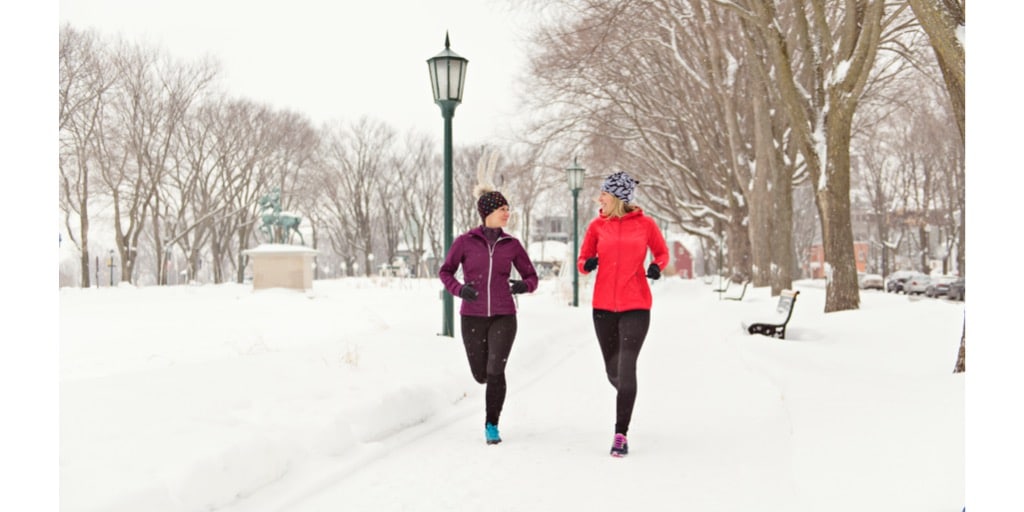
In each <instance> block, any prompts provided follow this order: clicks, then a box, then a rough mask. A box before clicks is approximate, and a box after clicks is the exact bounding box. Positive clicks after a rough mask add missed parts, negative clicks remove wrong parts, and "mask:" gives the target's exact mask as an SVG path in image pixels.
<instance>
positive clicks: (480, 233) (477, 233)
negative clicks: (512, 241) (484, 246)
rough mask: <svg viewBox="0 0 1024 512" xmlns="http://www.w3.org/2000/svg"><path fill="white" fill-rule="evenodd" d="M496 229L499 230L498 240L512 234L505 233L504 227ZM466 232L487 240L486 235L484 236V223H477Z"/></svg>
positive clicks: (509, 236)
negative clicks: (477, 224)
mask: <svg viewBox="0 0 1024 512" xmlns="http://www.w3.org/2000/svg"><path fill="white" fill-rule="evenodd" d="M498 229H500V230H501V234H499V235H498V240H501V239H503V238H512V235H510V234H508V233H506V232H505V230H504V229H502V228H498ZM467 233H468V234H470V235H473V236H475V237H478V238H480V239H482V240H485V241H486V240H487V237H486V236H484V225H483V224H481V225H479V226H477V227H475V228H473V229H471V230H469V231H467Z"/></svg>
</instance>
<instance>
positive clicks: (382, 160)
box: [323, 118, 395, 275]
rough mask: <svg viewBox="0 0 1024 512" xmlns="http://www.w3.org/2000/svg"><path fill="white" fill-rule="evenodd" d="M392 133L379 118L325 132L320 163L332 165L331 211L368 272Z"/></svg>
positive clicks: (364, 119)
mask: <svg viewBox="0 0 1024 512" xmlns="http://www.w3.org/2000/svg"><path fill="white" fill-rule="evenodd" d="M394 139H395V133H394V131H393V130H392V129H391V128H390V127H388V126H386V125H384V124H383V123H381V122H379V121H374V120H370V119H368V118H363V119H360V120H358V121H356V122H353V123H351V124H350V125H348V126H344V127H342V126H334V127H332V128H331V130H330V132H329V133H328V134H327V135H326V147H325V151H324V154H323V158H324V164H325V165H326V166H327V168H328V169H334V171H335V173H336V174H337V175H336V176H332V177H331V178H330V180H329V185H328V186H329V187H330V188H331V190H333V191H334V193H335V197H334V198H333V199H332V202H333V206H332V207H333V208H334V210H335V212H336V213H335V214H336V215H337V216H338V217H339V219H340V222H342V223H343V224H344V230H343V231H342V232H343V233H344V237H345V238H346V240H344V241H341V240H339V243H347V244H351V245H353V247H354V248H355V249H356V250H357V251H358V256H359V257H361V258H362V260H363V261H362V264H363V269H364V273H365V274H366V275H369V274H370V272H371V270H372V269H371V266H372V264H371V260H370V255H371V254H373V231H372V229H373V221H374V219H375V216H376V215H377V210H378V209H379V205H378V204H377V201H378V199H379V197H380V196H379V194H378V189H379V187H380V179H381V178H380V176H381V174H382V173H384V172H385V167H386V166H387V165H388V162H389V158H390V155H391V154H392V151H393V145H394Z"/></svg>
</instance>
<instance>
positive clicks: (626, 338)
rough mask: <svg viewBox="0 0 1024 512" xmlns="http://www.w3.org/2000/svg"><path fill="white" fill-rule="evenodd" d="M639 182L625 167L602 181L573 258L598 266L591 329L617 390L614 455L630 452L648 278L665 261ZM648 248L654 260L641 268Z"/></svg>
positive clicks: (586, 269)
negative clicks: (594, 212) (638, 197)
mask: <svg viewBox="0 0 1024 512" xmlns="http://www.w3.org/2000/svg"><path fill="white" fill-rule="evenodd" d="M638 183H639V182H638V181H636V180H634V179H633V178H632V177H630V176H629V175H628V174H626V173H625V172H617V173H615V174H612V175H611V176H609V177H608V178H607V179H606V180H605V181H604V183H603V184H602V185H601V195H600V197H598V203H599V204H600V205H601V210H600V211H599V213H598V216H597V217H596V218H595V219H594V220H592V221H591V222H590V225H589V226H588V227H587V233H586V235H584V237H583V244H582V245H581V247H580V254H579V257H578V259H577V261H576V264H577V266H578V267H579V269H580V271H582V272H583V273H584V274H588V273H590V272H592V271H594V270H595V269H597V278H596V280H595V281H594V298H593V301H592V305H593V309H594V310H593V316H594V331H595V332H596V333H597V342H598V344H599V345H600V346H601V355H602V356H603V357H604V368H605V373H606V375H607V376H608V381H609V382H611V384H612V386H614V387H615V389H616V390H617V392H618V393H617V396H616V399H615V436H614V438H613V439H612V449H611V454H612V456H615V457H624V456H625V455H626V454H627V453H629V444H628V442H627V439H626V434H627V433H628V431H629V423H630V420H631V419H632V416H633V404H634V402H635V401H636V393H637V385H636V382H637V379H636V362H637V357H638V356H639V355H640V349H641V347H643V344H644V339H645V338H646V337H647V329H648V327H649V326H650V321H651V304H652V302H653V300H652V298H651V288H650V286H649V285H648V284H647V279H658V278H660V277H661V270H662V269H663V268H665V266H666V265H668V247H667V246H666V245H665V238H664V237H663V236H662V234H661V230H659V229H658V225H657V224H655V222H654V220H653V219H652V218H651V217H648V216H645V215H644V212H643V210H642V209H641V208H640V207H638V206H636V205H635V204H633V199H634V194H635V191H636V185H637V184H638ZM648 249H650V251H651V253H652V255H653V258H654V259H653V261H652V262H651V263H650V265H648V266H647V269H646V270H644V262H645V260H646V259H647V251H648ZM598 258H600V267H599V266H598Z"/></svg>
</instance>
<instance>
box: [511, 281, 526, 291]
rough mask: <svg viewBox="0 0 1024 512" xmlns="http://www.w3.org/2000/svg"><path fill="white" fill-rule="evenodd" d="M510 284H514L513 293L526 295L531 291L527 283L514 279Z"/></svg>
mask: <svg viewBox="0 0 1024 512" xmlns="http://www.w3.org/2000/svg"><path fill="white" fill-rule="evenodd" d="M509 283H512V293H526V292H528V291H530V287H529V286H526V281H520V280H518V279H513V280H511V281H509Z"/></svg>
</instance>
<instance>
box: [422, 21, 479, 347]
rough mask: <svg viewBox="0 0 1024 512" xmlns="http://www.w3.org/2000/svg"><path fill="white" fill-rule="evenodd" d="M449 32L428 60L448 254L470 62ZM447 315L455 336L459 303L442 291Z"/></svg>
mask: <svg viewBox="0 0 1024 512" xmlns="http://www.w3.org/2000/svg"><path fill="white" fill-rule="evenodd" d="M450 46H451V43H450V42H449V40H448V33H447V32H445V34H444V50H442V51H441V53H439V54H437V55H435V56H433V57H431V58H429V59H427V68H428V69H429V70H430V83H431V86H432V87H433V89H434V103H437V105H438V106H439V107H441V117H443V118H444V252H445V257H447V256H448V251H449V250H450V249H451V246H452V240H453V236H452V117H454V116H455V107H457V106H459V103H462V86H463V85H464V84H465V82H466V66H467V65H468V64H469V61H468V60H466V59H465V58H463V57H460V56H459V55H458V54H456V53H455V52H453V51H452V50H451V48H450ZM441 300H442V301H443V302H444V317H443V319H442V324H441V336H451V337H454V336H455V331H454V324H455V306H454V304H453V298H452V295H451V294H450V293H442V299H441Z"/></svg>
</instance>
